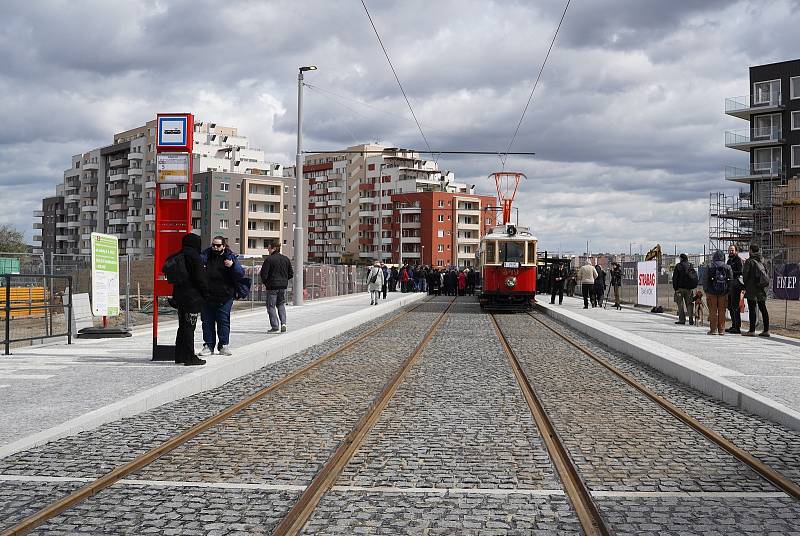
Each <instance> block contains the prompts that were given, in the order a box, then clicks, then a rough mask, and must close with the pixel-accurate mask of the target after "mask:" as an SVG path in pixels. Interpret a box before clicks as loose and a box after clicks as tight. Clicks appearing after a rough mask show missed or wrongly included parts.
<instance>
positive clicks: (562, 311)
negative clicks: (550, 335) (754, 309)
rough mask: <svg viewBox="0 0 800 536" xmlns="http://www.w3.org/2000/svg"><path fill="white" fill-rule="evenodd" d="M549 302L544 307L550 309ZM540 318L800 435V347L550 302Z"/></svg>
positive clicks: (668, 319)
mask: <svg viewBox="0 0 800 536" xmlns="http://www.w3.org/2000/svg"><path fill="white" fill-rule="evenodd" d="M543 302H544V303H543ZM543 302H539V303H538V307H539V310H540V311H543V312H544V313H545V314H547V315H548V316H550V317H552V318H554V319H556V320H559V321H561V322H563V323H565V324H567V325H569V326H571V327H573V328H575V329H576V330H578V331H580V332H581V333H584V334H585V335H588V336H590V337H592V338H594V339H596V340H598V341H600V342H601V343H603V344H605V345H606V346H608V347H610V348H612V349H614V350H616V351H618V352H621V353H623V354H625V355H628V356H630V357H632V358H634V359H636V360H637V361H640V362H642V363H645V364H646V365H648V366H650V367H652V368H654V369H656V370H658V371H660V372H663V373H664V374H666V375H668V376H670V377H672V378H674V379H676V380H678V381H680V382H682V383H684V384H686V385H689V386H690V387H693V388H695V389H697V390H698V391H700V392H702V393H704V394H706V395H709V396H711V397H713V398H716V399H717V400H721V401H723V402H726V403H728V404H731V405H733V406H736V407H738V408H741V409H742V410H744V411H749V412H751V413H754V414H756V415H759V416H761V417H764V418H766V419H769V420H772V421H775V422H778V423H780V424H783V425H784V426H786V427H788V428H791V429H793V430H798V431H800V345H798V342H797V341H795V340H793V339H790V338H787V337H780V336H775V335H773V336H772V337H771V338H769V339H764V338H760V337H753V338H748V337H742V336H741V335H732V334H726V335H725V336H724V337H720V336H711V335H707V334H706V332H707V331H708V326H707V325H706V326H689V325H685V326H684V325H676V324H675V320H676V317H675V316H673V315H667V314H653V313H649V312H645V311H643V310H638V309H634V308H632V307H623V309H622V310H621V311H618V310H615V309H611V308H609V309H602V308H591V307H590V308H589V309H584V308H583V300H582V299H578V298H566V297H565V298H564V303H563V304H562V305H551V304H550V303H549V302H548V301H547V300H543Z"/></svg>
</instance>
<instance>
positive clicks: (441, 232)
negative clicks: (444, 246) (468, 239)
mask: <svg viewBox="0 0 800 536" xmlns="http://www.w3.org/2000/svg"><path fill="white" fill-rule="evenodd" d="M436 236H438V237H439V238H444V229H439V230H438V231H436ZM440 247H441V246H440Z"/></svg>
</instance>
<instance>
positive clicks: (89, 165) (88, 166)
mask: <svg viewBox="0 0 800 536" xmlns="http://www.w3.org/2000/svg"><path fill="white" fill-rule="evenodd" d="M81 169H82V170H84V171H89V170H98V169H100V164H98V163H97V162H84V163H83V165H82V166H81Z"/></svg>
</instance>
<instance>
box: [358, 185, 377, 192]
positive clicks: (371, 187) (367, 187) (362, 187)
mask: <svg viewBox="0 0 800 536" xmlns="http://www.w3.org/2000/svg"><path fill="white" fill-rule="evenodd" d="M358 190H359V191H361V192H363V191H370V192H371V191H374V190H375V185H374V184H359V185H358Z"/></svg>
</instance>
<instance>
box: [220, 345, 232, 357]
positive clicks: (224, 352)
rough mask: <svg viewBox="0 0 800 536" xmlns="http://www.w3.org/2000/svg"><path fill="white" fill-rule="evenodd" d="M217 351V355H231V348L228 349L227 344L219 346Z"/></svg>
mask: <svg viewBox="0 0 800 536" xmlns="http://www.w3.org/2000/svg"><path fill="white" fill-rule="evenodd" d="M217 353H218V354H219V355H233V354H232V353H231V350H230V348H228V346H227V345H225V346H222V347H220V349H219V350H217Z"/></svg>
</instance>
